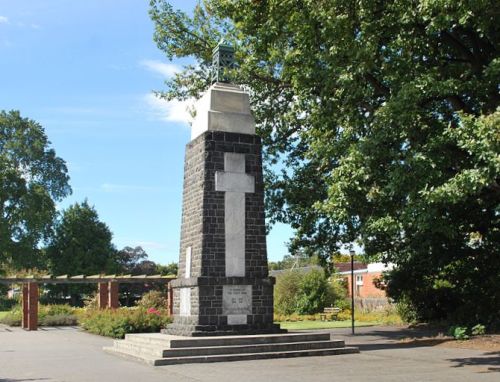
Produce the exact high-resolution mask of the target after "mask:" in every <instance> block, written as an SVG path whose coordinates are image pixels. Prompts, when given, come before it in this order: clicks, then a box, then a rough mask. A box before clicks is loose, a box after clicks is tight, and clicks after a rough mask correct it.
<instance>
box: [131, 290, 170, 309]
mask: <svg viewBox="0 0 500 382" xmlns="http://www.w3.org/2000/svg"><path fill="white" fill-rule="evenodd" d="M167 304H168V299H167V297H166V296H165V294H164V293H163V292H160V291H157V290H151V291H149V292H147V293H144V294H143V296H142V297H141V299H140V300H139V301H137V306H138V307H139V308H145V309H149V308H155V309H160V310H161V309H166V308H167Z"/></svg>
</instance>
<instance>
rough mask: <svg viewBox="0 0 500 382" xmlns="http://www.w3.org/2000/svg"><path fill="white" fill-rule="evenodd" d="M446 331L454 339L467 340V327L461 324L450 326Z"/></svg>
mask: <svg viewBox="0 0 500 382" xmlns="http://www.w3.org/2000/svg"><path fill="white" fill-rule="evenodd" d="M448 333H449V334H450V335H451V336H452V337H453V338H455V339H456V340H468V339H469V336H468V334H467V328H465V327H463V326H452V327H450V329H449V331H448Z"/></svg>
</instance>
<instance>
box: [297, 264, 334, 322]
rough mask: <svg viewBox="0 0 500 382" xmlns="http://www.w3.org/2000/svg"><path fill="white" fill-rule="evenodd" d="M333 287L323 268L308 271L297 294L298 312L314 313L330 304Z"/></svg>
mask: <svg viewBox="0 0 500 382" xmlns="http://www.w3.org/2000/svg"><path fill="white" fill-rule="evenodd" d="M329 289H332V288H331V286H330V284H329V282H328V279H327V278H326V276H325V273H324V272H323V270H320V269H313V270H311V271H310V272H308V273H306V274H305V275H304V276H303V277H302V280H301V281H300V286H299V295H298V296H297V312H298V313H300V314H314V313H318V312H320V311H322V310H323V308H324V307H325V306H327V304H328V302H329V301H328V298H329V297H330V295H331V293H330V291H329Z"/></svg>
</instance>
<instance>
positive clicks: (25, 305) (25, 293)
mask: <svg viewBox="0 0 500 382" xmlns="http://www.w3.org/2000/svg"><path fill="white" fill-rule="evenodd" d="M28 311H29V309H28V284H23V321H22V328H23V329H28Z"/></svg>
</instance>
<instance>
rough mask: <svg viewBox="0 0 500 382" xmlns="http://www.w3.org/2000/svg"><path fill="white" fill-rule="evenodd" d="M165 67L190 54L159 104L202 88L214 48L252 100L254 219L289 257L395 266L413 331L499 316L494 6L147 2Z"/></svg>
mask: <svg viewBox="0 0 500 382" xmlns="http://www.w3.org/2000/svg"><path fill="white" fill-rule="evenodd" d="M150 14H151V18H152V20H153V21H154V23H155V35H154V39H155V41H156V43H157V45H158V47H159V48H160V49H161V50H163V51H164V52H165V53H166V56H167V58H169V59H171V58H174V57H193V58H194V59H195V60H196V64H194V65H191V66H187V67H186V68H185V70H184V71H183V72H181V73H179V74H177V75H176V76H175V77H174V78H173V79H172V80H170V81H168V82H167V89H166V90H165V91H164V92H163V93H162V95H163V97H165V98H167V99H173V98H179V99H185V98H189V97H199V96H200V94H201V92H202V91H203V90H205V89H206V88H207V87H208V86H209V85H210V82H209V81H210V60H211V52H212V49H213V48H214V47H215V45H216V43H217V42H218V41H219V40H220V38H221V37H224V38H225V39H226V40H228V41H229V42H230V43H232V44H234V46H235V48H236V57H237V62H238V65H239V66H238V68H237V69H235V70H233V71H232V73H231V75H232V78H233V79H234V82H237V83H240V84H242V85H243V86H245V87H246V88H247V89H248V90H249V91H250V93H251V102H252V107H253V110H254V115H255V117H256V121H257V128H258V132H259V134H260V135H261V136H262V137H263V139H264V144H265V159H266V165H267V174H266V175H267V176H266V181H267V195H266V202H267V212H268V217H270V219H271V222H273V221H282V222H286V223H290V224H291V226H292V227H293V228H294V230H295V237H294V238H293V240H292V242H291V249H292V250H295V249H296V248H300V247H304V248H305V249H306V250H307V251H309V252H311V253H316V254H318V255H319V256H321V257H323V258H325V259H326V258H328V256H329V255H330V253H332V252H334V251H335V250H336V249H338V247H339V246H341V245H345V244H347V243H350V242H352V241H358V242H359V243H360V244H361V245H363V246H364V249H365V251H366V253H367V255H369V256H372V257H373V258H377V259H381V260H383V261H386V262H393V263H396V264H397V268H396V270H395V271H394V272H393V273H392V274H391V275H390V277H389V278H390V289H389V290H390V293H391V295H392V296H393V297H395V298H396V299H397V300H399V301H407V302H409V303H410V305H411V307H412V308H413V309H416V313H417V317H419V318H421V319H432V318H446V317H448V318H450V319H454V320H457V321H477V322H479V321H488V322H493V321H495V320H498V317H497V314H496V313H497V312H498V311H500V294H499V293H498V287H497V284H498V275H499V274H500V227H499V218H500V210H499V201H500V184H499V183H500V179H499V178H500V175H499V174H500V157H499V152H500V127H499V126H500V110H499V106H500V95H499V86H500V84H499V78H500V57H499V49H500V23H498V19H499V17H500V3H499V2H498V1H494V0H474V1H471V0H413V1H411V0H410V1H407V0H405V1H401V0H399V1H397V0H392V1H391V0H388V1H381V0H363V1H361V0H357V1H352V0H349V1H346V0H329V1H321V0H314V1H312V0H279V1H278V0H253V1H229V0H206V1H204V2H203V3H202V4H199V5H197V6H196V8H195V9H194V11H193V13H192V15H188V14H185V13H183V12H180V11H176V10H174V9H173V8H172V7H171V6H170V5H169V4H168V3H167V2H166V1H164V0H152V1H151V10H150Z"/></svg>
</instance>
